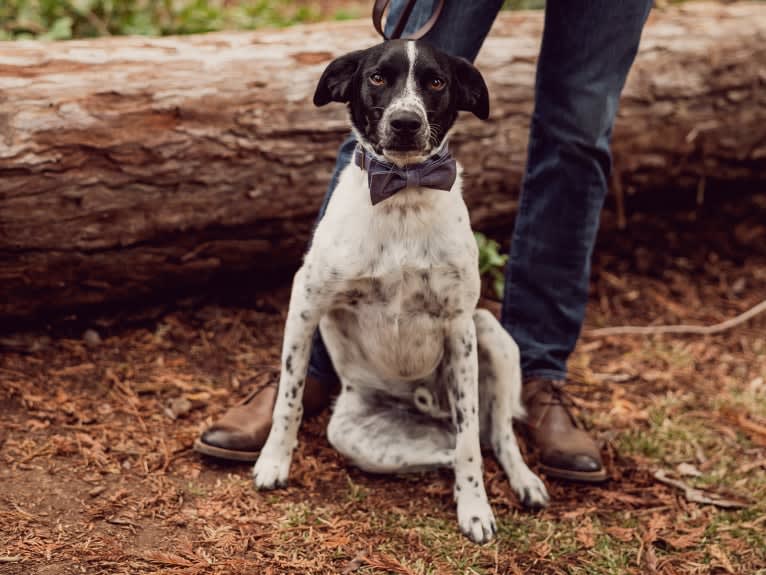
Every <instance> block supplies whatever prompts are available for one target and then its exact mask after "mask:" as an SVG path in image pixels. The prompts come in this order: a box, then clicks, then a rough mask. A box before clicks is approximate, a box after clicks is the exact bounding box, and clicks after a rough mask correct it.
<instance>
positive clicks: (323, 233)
mask: <svg viewBox="0 0 766 575" xmlns="http://www.w3.org/2000/svg"><path fill="white" fill-rule="evenodd" d="M329 102H343V103H348V105H349V109H350V113H351V121H352V124H353V129H354V132H355V134H356V136H357V138H358V141H359V143H360V147H359V149H357V152H356V161H355V162H353V163H352V164H350V165H349V166H348V167H347V168H346V169H345V170H343V172H342V173H341V175H340V179H339V181H338V185H337V188H336V190H335V192H334V194H333V196H332V199H331V200H330V203H329V205H328V207H327V211H326V213H325V215H324V217H323V218H322V220H321V221H320V223H319V225H318V227H317V229H316V232H315V234H314V239H313V242H312V245H311V248H310V249H309V251H308V253H307V254H306V257H305V261H304V264H303V266H302V267H301V269H300V270H299V271H298V272H297V274H296V275H295V279H294V281H293V287H292V295H291V298H290V308H289V311H288V314H287V323H286V326H285V335H284V344H283V350H282V371H281V376H280V380H279V394H278V397H277V401H276V405H275V407H274V420H273V425H272V428H271V433H270V434H269V437H268V440H267V441H266V444H265V445H264V447H263V451H262V452H261V455H260V457H259V459H258V461H257V462H256V464H255V467H254V468H253V475H254V479H255V485H256V486H257V487H258V488H259V489H271V488H274V487H277V486H280V485H283V484H284V483H285V482H286V481H287V476H288V472H289V469H290V461H291V459H292V452H293V450H294V448H295V446H296V443H297V432H298V427H299V426H300V422H301V416H302V406H301V398H302V394H303V383H304V378H305V375H306V370H307V364H308V360H309V352H310V348H311V340H312V334H313V333H314V330H315V329H316V328H317V326H319V329H320V330H321V333H322V337H323V338H324V341H325V344H326V345H327V349H328V351H329V353H330V356H331V357H332V361H333V364H334V366H335V369H336V371H337V373H338V375H339V376H340V379H341V383H342V386H341V393H340V396H339V397H338V400H337V403H336V404H335V409H334V412H333V414H332V419H331V420H330V424H329V427H328V430H327V433H328V437H329V440H330V443H331V444H332V445H333V446H334V447H335V448H336V449H337V450H338V451H339V452H340V453H342V454H343V455H344V456H346V457H347V458H348V459H350V460H351V462H353V463H354V464H355V465H357V466H358V467H360V468H362V469H364V470H367V471H371V472H375V473H402V472H409V471H419V470H424V469H431V468H435V467H451V468H453V469H454V472H455V491H454V494H455V500H456V501H457V515H458V522H459V525H460V529H461V531H462V532H463V533H464V534H465V535H467V536H468V537H469V538H470V539H472V540H473V541H476V542H478V543H484V542H486V541H489V540H490V539H491V538H492V536H493V535H494V533H495V529H496V527H495V519H494V516H493V513H492V509H491V508H490V505H489V502H488V501H487V494H486V492H485V489H484V483H483V481H482V459H481V457H482V456H481V448H480V445H481V444H484V445H487V446H491V447H492V449H493V450H494V452H495V455H496V456H497V459H498V461H499V462H500V464H501V465H502V467H503V469H504V470H505V472H506V473H507V474H508V477H509V479H510V483H511V487H512V488H513V490H514V491H515V492H516V493H517V494H518V496H519V497H520V498H521V500H522V502H523V503H524V504H525V505H528V506H543V505H545V504H546V503H547V502H548V494H547V492H546V489H545V486H544V484H543V482H542V481H541V480H540V479H539V478H538V477H537V476H536V475H535V474H534V473H532V472H531V471H530V470H529V468H528V467H527V465H526V464H525V463H524V461H523V459H522V457H521V453H520V452H519V448H518V445H517V443H516V439H515V436H514V434H513V429H512V423H513V419H514V418H518V417H521V416H523V414H524V410H523V407H522V405H521V370H520V365H519V351H518V347H517V346H516V344H515V343H514V341H513V340H512V339H511V337H510V336H509V335H508V333H507V332H506V331H505V330H504V329H503V328H502V326H501V325H500V323H499V322H498V321H497V320H496V319H495V317H494V316H493V315H492V314H490V313H489V312H488V311H486V310H477V309H476V304H477V302H478V299H479V288H480V280H479V271H478V252H477V247H476V242H475V240H474V237H473V233H472V232H471V227H470V223H469V219H468V211H467V209H466V206H465V203H464V202H463V198H462V195H461V194H462V192H461V181H460V175H459V173H456V168H455V164H454V161H453V160H451V158H450V157H449V155H448V153H447V152H446V145H447V136H448V133H449V130H450V128H451V127H452V125H453V123H454V121H455V119H456V117H457V115H458V111H459V110H467V111H470V112H472V113H474V114H475V115H476V116H478V117H479V118H481V119H486V118H487V117H488V116H489V94H488V92H487V87H486V85H485V83H484V80H483V79H482V77H481V75H480V74H479V72H478V70H477V69H476V68H475V67H474V66H473V65H471V64H470V63H469V62H468V61H466V60H463V59H458V58H454V57H452V56H449V55H447V54H444V53H442V52H440V51H438V50H436V49H434V48H433V47H431V46H430V45H428V44H426V43H423V42H413V41H404V40H392V41H388V42H384V43H383V44H379V45H377V46H374V47H372V48H369V49H367V50H361V51H357V52H352V53H350V54H347V55H345V56H343V57H341V58H338V59H337V60H335V61H333V62H332V63H330V65H329V66H328V67H327V69H326V70H325V72H324V74H323V75H322V78H321V79H320V81H319V85H318V86H317V89H316V93H315V94H314V103H315V104H316V105H317V106H323V105H325V104H328V103H329ZM434 158H436V160H434ZM428 162H431V163H432V164H434V163H436V164H438V165H439V166H441V167H440V170H441V171H440V172H439V174H440V175H437V176H436V177H435V180H434V181H436V182H438V181H442V180H444V179H445V178H444V177H443V176H444V175H445V173H446V175H447V177H448V176H449V173H448V172H449V169H450V162H452V163H451V166H452V170H453V175H452V178H451V180H452V182H454V183H452V182H450V185H448V186H447V189H446V191H445V190H444V189H436V187H438V186H436V187H430V184H429V185H425V184H423V183H422V182H428V181H429V180H428V177H422V176H423V174H422V173H419V172H418V170H420V172H423V170H422V169H421V168H422V167H423V166H424V165H426V166H428ZM424 163H425V164H424ZM373 166H374V167H373ZM445 166H446V168H445ZM429 169H430V168H429ZM397 170H398V171H399V172H400V173H404V176H403V177H404V178H405V183H404V185H400V186H399V187H401V188H403V189H400V190H398V191H397V193H395V194H393V193H389V192H385V190H384V192H385V193H384V198H385V199H382V198H381V197H377V198H376V192H375V190H374V189H371V188H373V187H374V188H377V187H380V186H377V185H375V186H371V183H375V182H373V180H374V179H375V178H381V177H382V178H383V179H384V180H385V181H384V182H383V183H384V185H383V188H385V186H386V185H387V184H388V183H389V180H390V177H389V176H391V175H392V174H394V172H396V171H397ZM427 171H428V170H426V172H427ZM437 171H438V170H437ZM373 172H375V173H373ZM411 176H412V177H411ZM431 177H432V178H433V174H432V176H431ZM447 179H449V178H447ZM411 180H412V181H411ZM377 183H380V182H377ZM419 183H420V184H421V185H418V184H419ZM377 193H378V195H380V193H382V192H380V190H378V192H377ZM371 198H372V201H371ZM378 202H379V203H378Z"/></svg>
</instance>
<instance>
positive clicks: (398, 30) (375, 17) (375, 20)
mask: <svg viewBox="0 0 766 575" xmlns="http://www.w3.org/2000/svg"><path fill="white" fill-rule="evenodd" d="M416 1H417V0H407V3H406V4H405V5H404V9H403V10H402V13H401V15H400V16H399V20H397V22H396V26H394V31H393V32H392V33H391V36H386V33H385V32H384V31H383V13H384V12H385V11H386V8H388V5H389V4H390V3H391V0H375V4H374V5H373V7H372V24H373V26H375V29H376V30H377V31H378V34H380V35H381V36H383V39H384V40H392V39H394V38H401V37H402V32H404V27H405V26H406V25H407V20H409V18H410V14H412V9H413V8H414V7H415V2H416ZM444 2H445V0H439V2H438V3H437V4H436V8H435V9H434V13H433V14H431V17H430V18H429V19H428V20H427V21H426V23H425V24H423V25H422V26H421V27H420V28H418V29H417V30H416V31H415V32H413V33H412V34H410V35H409V36H407V39H408V40H418V39H419V38H422V37H423V36H425V35H426V34H427V33H428V32H429V31H430V30H431V28H433V27H434V24H436V21H437V20H438V19H439V15H440V14H441V12H442V8H444Z"/></svg>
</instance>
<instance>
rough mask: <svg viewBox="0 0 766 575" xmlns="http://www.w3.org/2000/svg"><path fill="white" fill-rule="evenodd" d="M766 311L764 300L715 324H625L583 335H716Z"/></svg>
mask: <svg viewBox="0 0 766 575" xmlns="http://www.w3.org/2000/svg"><path fill="white" fill-rule="evenodd" d="M764 311H766V300H763V301H762V302H761V303H759V304H758V305H756V306H753V307H751V308H750V309H749V310H747V311H746V312H743V313H741V314H739V315H738V316H736V317H733V318H731V319H727V320H726V321H722V322H721V323H716V324H713V325H686V324H680V325H647V326H633V325H623V326H615V327H602V328H599V329H589V330H586V331H584V332H583V335H584V336H585V337H606V336H611V335H657V334H662V333H672V334H687V335H714V334H717V333H721V332H723V331H727V330H730V329H732V328H734V327H737V326H738V325H741V324H743V323H745V322H746V321H748V320H749V319H752V318H754V317H755V316H757V315H758V314H760V313H763V312H764Z"/></svg>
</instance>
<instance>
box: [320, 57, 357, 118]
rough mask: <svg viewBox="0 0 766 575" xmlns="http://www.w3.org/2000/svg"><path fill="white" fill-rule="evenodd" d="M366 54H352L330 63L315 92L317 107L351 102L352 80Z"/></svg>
mask: <svg viewBox="0 0 766 575" xmlns="http://www.w3.org/2000/svg"><path fill="white" fill-rule="evenodd" d="M364 52H365V51H364V50H357V51H356V52H350V53H348V54H346V55H345V56H341V57H340V58H337V59H335V60H333V61H332V62H330V65H329V66H327V68H325V71H324V73H323V74H322V77H321V78H320V79H319V84H317V89H316V91H315V92H314V105H315V106H324V105H325V104H329V103H330V102H343V103H346V102H348V101H349V100H351V80H352V79H353V78H354V73H355V72H356V69H357V68H358V67H359V63H360V62H361V61H362V57H363V56H364Z"/></svg>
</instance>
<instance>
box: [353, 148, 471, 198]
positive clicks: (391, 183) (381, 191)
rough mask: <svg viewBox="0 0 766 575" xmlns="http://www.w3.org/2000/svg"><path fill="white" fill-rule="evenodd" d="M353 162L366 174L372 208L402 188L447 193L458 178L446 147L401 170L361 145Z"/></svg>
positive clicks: (454, 164)
mask: <svg viewBox="0 0 766 575" xmlns="http://www.w3.org/2000/svg"><path fill="white" fill-rule="evenodd" d="M354 161H355V163H356V165H357V166H359V167H360V168H362V169H363V170H365V171H366V172H367V181H368V183H369V185H370V199H371V200H372V205H373V206H374V205H375V204H377V203H380V202H382V201H383V200H385V199H388V198H390V197H391V196H393V195H394V194H395V193H396V192H399V191H401V190H403V189H404V188H417V187H420V188H433V189H436V190H444V191H447V192H448V191H450V190H451V189H452V184H454V183H455V178H456V177H457V162H455V159H454V158H453V157H452V155H451V154H450V153H449V151H448V150H447V149H446V147H445V148H444V150H442V151H441V152H440V153H438V154H437V155H435V156H432V157H430V158H428V159H427V160H426V161H425V162H423V163H421V164H413V165H410V166H405V167H403V168H399V167H398V166H396V165H394V164H389V163H388V162H381V161H380V160H377V159H375V158H374V157H373V156H372V155H371V154H369V153H368V152H365V151H364V149H363V148H362V147H361V146H358V147H357V148H356V151H355V152H354Z"/></svg>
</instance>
